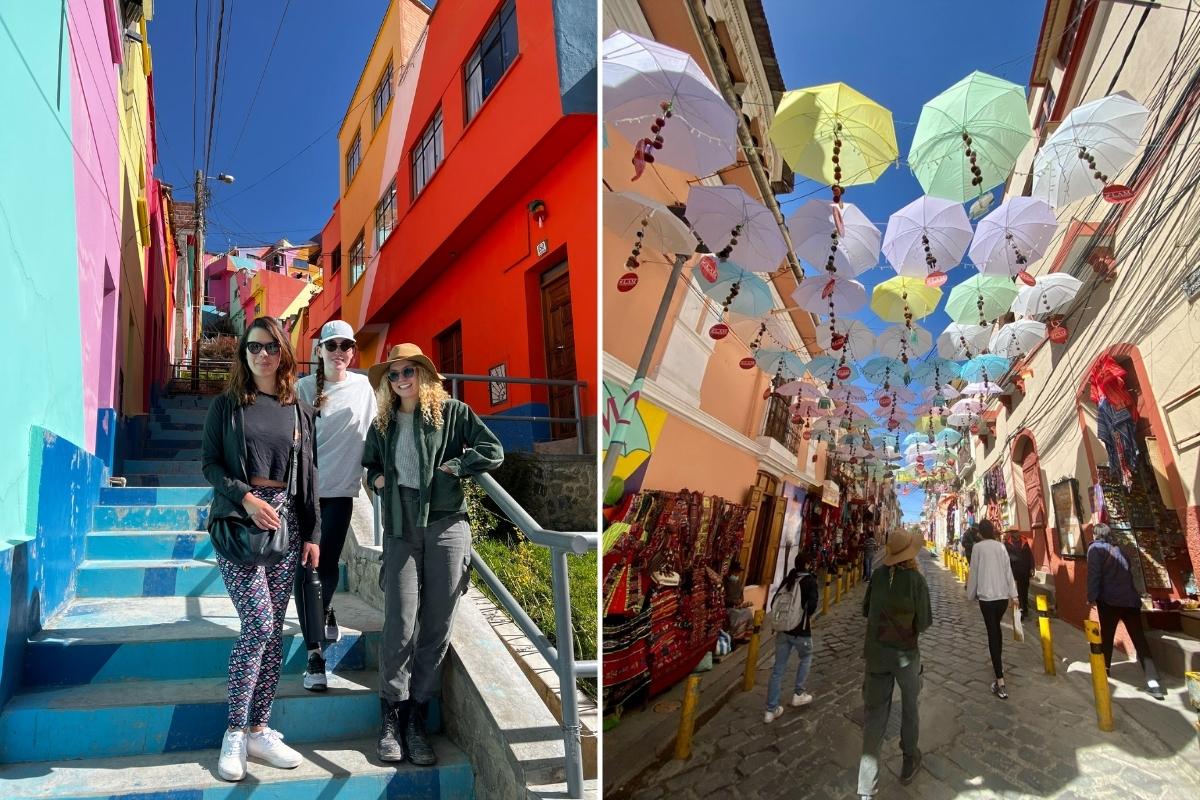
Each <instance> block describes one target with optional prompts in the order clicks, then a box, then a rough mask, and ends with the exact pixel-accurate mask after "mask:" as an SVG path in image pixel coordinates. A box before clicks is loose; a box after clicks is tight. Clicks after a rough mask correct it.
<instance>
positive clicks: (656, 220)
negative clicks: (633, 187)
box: [604, 192, 696, 253]
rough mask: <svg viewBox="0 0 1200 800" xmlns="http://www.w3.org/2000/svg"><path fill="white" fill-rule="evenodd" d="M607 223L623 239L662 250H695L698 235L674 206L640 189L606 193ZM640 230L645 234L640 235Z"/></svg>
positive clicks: (673, 251)
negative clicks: (689, 228) (646, 194)
mask: <svg viewBox="0 0 1200 800" xmlns="http://www.w3.org/2000/svg"><path fill="white" fill-rule="evenodd" d="M604 227H605V228H607V229H608V230H610V231H612V232H613V233H615V234H617V235H618V236H620V237H621V238H623V239H632V238H640V239H641V245H642V247H646V248H649V249H651V250H657V251H659V252H663V253H693V252H695V250H696V237H695V236H694V235H693V234H692V232H691V231H690V230H688V226H687V223H685V222H684V221H683V220H681V219H680V218H679V217H677V216H675V214H673V213H671V209H669V208H667V207H666V206H665V205H663V204H662V203H659V202H658V201H656V200H651V199H649V198H648V197H643V196H642V195H640V194H638V193H637V192H605V193H604ZM639 232H641V233H644V236H641V237H639V236H637V234H638V233H639Z"/></svg>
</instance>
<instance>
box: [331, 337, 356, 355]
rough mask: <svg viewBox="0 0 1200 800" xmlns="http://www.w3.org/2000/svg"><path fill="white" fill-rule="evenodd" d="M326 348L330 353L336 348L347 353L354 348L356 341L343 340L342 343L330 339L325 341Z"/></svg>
mask: <svg viewBox="0 0 1200 800" xmlns="http://www.w3.org/2000/svg"><path fill="white" fill-rule="evenodd" d="M325 349H326V350H327V351H328V352H330V353H332V352H334V351H335V350H341V351H342V352H343V353H345V352H348V351H350V350H353V349H354V342H349V341H346V340H342V342H341V344H339V343H337V342H335V341H333V340H332V339H330V340H329V341H328V342H325Z"/></svg>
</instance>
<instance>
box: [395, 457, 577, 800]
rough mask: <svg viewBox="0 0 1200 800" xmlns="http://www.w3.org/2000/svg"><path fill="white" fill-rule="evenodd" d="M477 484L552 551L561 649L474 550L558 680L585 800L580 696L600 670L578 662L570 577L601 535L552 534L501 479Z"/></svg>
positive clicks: (572, 789) (571, 766) (570, 770)
mask: <svg viewBox="0 0 1200 800" xmlns="http://www.w3.org/2000/svg"><path fill="white" fill-rule="evenodd" d="M474 480H475V482H476V483H478V484H479V486H480V487H481V488H482V489H483V490H484V491H485V492H487V493H488V496H489V497H491V498H492V500H493V501H494V502H495V503H496V505H497V506H499V508H500V511H501V512H502V513H503V514H504V515H505V516H507V517H508V519H509V520H511V521H512V523H513V524H514V525H516V526H517V527H518V528H520V529H521V532H522V533H524V534H525V536H526V537H527V538H528V539H529V541H531V542H533V543H534V544H536V545H539V546H542V547H548V548H550V576H551V589H552V592H553V595H554V625H555V629H556V630H557V632H558V647H555V646H554V645H552V644H550V639H549V638H548V637H547V636H546V634H545V633H544V632H543V631H542V629H541V628H539V627H538V626H537V623H535V622H534V621H533V620H532V619H531V618H530V617H529V615H528V614H527V613H526V612H525V609H524V608H522V607H521V604H520V603H519V602H517V600H516V598H514V597H513V596H512V594H511V593H510V592H509V591H508V589H507V588H505V586H504V584H503V583H502V582H501V581H500V579H499V578H498V577H496V573H494V572H492V570H491V568H490V567H489V566H488V565H487V563H486V562H485V561H484V560H483V559H482V558H481V557H480V555H479V553H478V551H476V550H475V548H474V547H472V548H471V566H472V567H473V568H474V569H475V571H476V572H478V573H479V577H480V578H481V579H482V580H483V582H484V583H485V584H486V585H487V587H488V589H490V590H491V592H492V594H493V595H495V597H496V599H497V600H498V601H499V603H500V605H501V607H503V608H504V610H505V611H506V612H507V613H508V615H509V616H510V617H511V618H512V621H513V622H514V623H516V625H517V627H518V628H520V629H521V633H523V634H525V636H526V637H527V638H528V639H529V641H530V642H532V643H533V646H534V647H535V648H537V651H538V652H539V653H540V654H541V656H542V658H544V659H546V662H547V663H549V664H550V665H551V666H552V667H553V668H554V672H555V674H557V675H558V688H559V693H560V695H561V702H562V731H563V748H564V756H563V761H564V766H565V769H566V773H567V793H568V795H569V796H570V797H573V798H582V797H583V783H584V778H583V748H582V745H581V737H582V726H581V725H580V722H579V704H578V699H577V697H576V695H575V691H576V690H575V682H576V680H577V679H578V678H581V677H582V678H596V677H597V676H598V675H599V665H598V663H597V662H596V661H595V660H576V658H575V630H574V628H573V627H572V625H571V587H570V576H569V574H568V571H567V553H575V554H583V553H586V552H588V551H589V550H595V549H597V548H598V547H599V544H600V535H599V534H598V533H595V532H593V531H576V532H564V531H552V530H547V529H546V528H543V527H542V526H541V525H539V524H538V523H537V521H536V520H534V518H533V517H531V516H530V515H529V512H528V511H526V510H525V509H524V508H522V507H521V504H520V503H518V502H517V501H516V500H515V499H513V497H512V495H510V494H509V493H508V492H507V491H505V490H504V487H503V486H501V485H500V484H499V483H498V482H497V481H496V479H495V478H493V477H492V476H491V475H488V474H487V473H483V474H480V475H476V476H474ZM371 505H372V507H373V509H374V511H375V513H374V517H375V524H374V528H375V544H376V545H377V546H378V545H381V544H382V542H383V525H382V522H381V521H380V517H381V515H382V511H381V508H380V502H379V494H378V493H377V492H372V493H371Z"/></svg>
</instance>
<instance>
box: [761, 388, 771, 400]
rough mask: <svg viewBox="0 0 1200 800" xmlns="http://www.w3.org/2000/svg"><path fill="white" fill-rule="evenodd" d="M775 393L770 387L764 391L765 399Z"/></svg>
mask: <svg viewBox="0 0 1200 800" xmlns="http://www.w3.org/2000/svg"><path fill="white" fill-rule="evenodd" d="M773 393H774V390H773V389H771V388H770V387H768V388H767V390H766V391H765V392H763V400H767V399H769V398H770V397H771V395H772V394H773Z"/></svg>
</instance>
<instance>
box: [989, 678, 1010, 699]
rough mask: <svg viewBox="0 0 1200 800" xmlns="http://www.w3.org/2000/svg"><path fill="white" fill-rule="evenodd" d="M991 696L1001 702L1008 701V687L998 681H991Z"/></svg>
mask: <svg viewBox="0 0 1200 800" xmlns="http://www.w3.org/2000/svg"><path fill="white" fill-rule="evenodd" d="M992 694H994V695H996V697H999V698H1000V699H1001V700H1007V699H1008V687H1007V686H1005V685H1004V684H1003V683H1000V681H992Z"/></svg>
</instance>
